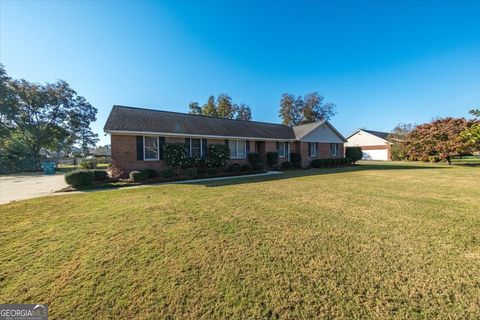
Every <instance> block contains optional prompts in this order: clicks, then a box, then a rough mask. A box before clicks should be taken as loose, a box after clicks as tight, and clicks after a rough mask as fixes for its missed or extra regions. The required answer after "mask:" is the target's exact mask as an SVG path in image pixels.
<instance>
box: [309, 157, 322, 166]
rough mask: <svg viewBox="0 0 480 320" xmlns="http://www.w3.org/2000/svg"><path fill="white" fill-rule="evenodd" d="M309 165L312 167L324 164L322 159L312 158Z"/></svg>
mask: <svg viewBox="0 0 480 320" xmlns="http://www.w3.org/2000/svg"><path fill="white" fill-rule="evenodd" d="M310 166H311V167H312V168H320V167H323V166H324V161H323V159H314V160H312V162H311V163H310Z"/></svg>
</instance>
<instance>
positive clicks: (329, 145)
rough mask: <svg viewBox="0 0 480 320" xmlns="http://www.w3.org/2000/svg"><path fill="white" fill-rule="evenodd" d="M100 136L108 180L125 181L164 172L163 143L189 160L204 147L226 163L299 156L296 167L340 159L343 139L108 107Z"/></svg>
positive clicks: (325, 132) (312, 130)
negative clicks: (106, 141)
mask: <svg viewBox="0 0 480 320" xmlns="http://www.w3.org/2000/svg"><path fill="white" fill-rule="evenodd" d="M104 131H105V132H106V133H108V134H110V136H111V154H112V174H113V175H116V176H127V175H128V173H129V172H130V171H132V170H142V169H146V168H151V169H155V170H162V169H166V168H168V166H167V164H166V163H165V161H163V148H162V146H163V145H164V144H166V143H185V144H186V145H187V148H188V152H189V156H191V157H198V158H201V157H205V156H206V154H207V146H208V145H209V144H225V145H227V146H228V147H229V148H230V163H239V164H244V163H248V159H247V156H248V154H249V153H254V152H255V153H258V154H260V156H261V157H263V158H265V155H266V153H267V152H278V154H279V159H280V161H279V162H280V163H282V162H284V161H287V160H289V159H290V153H292V152H298V153H300V154H301V156H302V165H303V166H308V165H309V164H310V162H311V161H312V160H313V159H325V158H343V152H344V148H343V144H344V142H346V140H345V138H344V137H343V136H342V135H341V134H340V133H339V132H338V131H337V130H336V129H335V128H334V127H333V126H332V125H331V124H330V123H329V122H328V121H322V122H317V123H312V124H307V125H302V126H297V127H293V128H292V127H288V126H285V125H281V124H274V123H266V122H258V121H244V120H233V119H224V118H217V117H208V116H201V115H193V114H187V113H178V112H170V111H160V110H151V109H142V108H133V107H124V106H113V108H112V111H111V112H110V115H109V117H108V119H107V122H106V124H105V127H104Z"/></svg>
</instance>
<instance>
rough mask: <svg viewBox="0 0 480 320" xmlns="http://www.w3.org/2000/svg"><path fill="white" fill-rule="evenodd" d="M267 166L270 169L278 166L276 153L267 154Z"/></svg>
mask: <svg viewBox="0 0 480 320" xmlns="http://www.w3.org/2000/svg"><path fill="white" fill-rule="evenodd" d="M267 164H268V166H269V167H270V168H274V167H276V166H277V165H278V152H267Z"/></svg>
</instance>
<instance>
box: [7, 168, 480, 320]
mask: <svg viewBox="0 0 480 320" xmlns="http://www.w3.org/2000/svg"><path fill="white" fill-rule="evenodd" d="M0 219H1V224H0V253H1V254H0V302H2V303H21V302H25V303H26V302H28V303H48V304H49V312H50V318H51V319H90V318H99V319H121V318H123V319H127V318H138V319H162V318H178V319H198V318H202V319H224V318H233V319H261V318H269V319H270V318H282V319H302V318H333V317H335V318H378V319H385V318H439V319H447V318H457V319H465V318H479V317H480V170H479V169H478V168H470V167H446V166H439V167H436V166H431V165H421V166H413V165H408V164H375V165H369V164H365V163H363V164H362V165H360V166H357V167H355V168H339V169H324V170H307V171H295V172H289V173H285V174H283V175H282V176H274V177H270V178H268V179H267V178H254V179H252V178H250V179H239V180H230V181H218V182H210V183H197V184H190V185H162V186H150V187H145V188H136V189H123V190H115V191H101V192H95V193H85V194H76V195H68V196H55V197H44V198H38V199H32V200H29V201H22V202H18V203H13V204H9V205H3V206H0Z"/></svg>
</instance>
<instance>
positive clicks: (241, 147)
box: [228, 140, 247, 159]
mask: <svg viewBox="0 0 480 320" xmlns="http://www.w3.org/2000/svg"><path fill="white" fill-rule="evenodd" d="M228 148H229V149H230V158H231V159H243V158H245V157H246V156H247V143H246V141H245V140H228Z"/></svg>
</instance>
